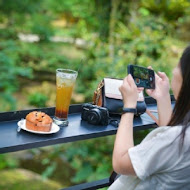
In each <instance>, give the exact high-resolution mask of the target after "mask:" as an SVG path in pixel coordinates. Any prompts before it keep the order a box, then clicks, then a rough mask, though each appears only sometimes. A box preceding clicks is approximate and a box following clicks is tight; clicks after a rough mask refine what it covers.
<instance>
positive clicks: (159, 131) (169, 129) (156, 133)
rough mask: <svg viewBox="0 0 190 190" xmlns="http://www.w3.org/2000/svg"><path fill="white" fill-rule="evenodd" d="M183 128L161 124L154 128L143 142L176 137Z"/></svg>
mask: <svg viewBox="0 0 190 190" xmlns="http://www.w3.org/2000/svg"><path fill="white" fill-rule="evenodd" d="M181 130H182V126H161V127H158V128H156V129H154V130H152V131H151V132H150V133H149V134H148V135H147V136H146V137H145V138H144V140H143V141H142V142H145V141H149V140H151V139H155V138H159V139H163V138H166V139H174V138H176V137H177V136H178V135H179V134H180V133H181ZM189 132H190V131H189Z"/></svg>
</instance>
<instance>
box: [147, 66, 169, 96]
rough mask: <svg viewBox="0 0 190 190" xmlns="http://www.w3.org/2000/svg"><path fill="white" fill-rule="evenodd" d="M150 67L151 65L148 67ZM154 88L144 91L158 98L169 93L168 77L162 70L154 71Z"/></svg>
mask: <svg viewBox="0 0 190 190" xmlns="http://www.w3.org/2000/svg"><path fill="white" fill-rule="evenodd" d="M148 68H149V69H152V67H151V66H149V67H148ZM155 86H156V88H155V89H153V90H152V89H147V90H146V93H147V94H148V95H149V96H151V97H152V98H154V99H156V100H159V99H162V98H164V97H166V96H168V95H169V89H170V85H169V79H168V77H167V75H166V74H165V73H164V72H158V74H156V73H155Z"/></svg>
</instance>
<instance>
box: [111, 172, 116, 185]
mask: <svg viewBox="0 0 190 190" xmlns="http://www.w3.org/2000/svg"><path fill="white" fill-rule="evenodd" d="M117 175H118V174H117V173H116V172H115V171H112V173H111V176H110V178H109V182H110V185H111V184H112V183H113V182H114V181H115V180H116V177H117Z"/></svg>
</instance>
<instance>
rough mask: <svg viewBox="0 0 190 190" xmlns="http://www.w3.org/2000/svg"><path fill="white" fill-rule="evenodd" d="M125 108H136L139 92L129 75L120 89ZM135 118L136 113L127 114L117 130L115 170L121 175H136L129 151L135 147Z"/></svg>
mask: <svg viewBox="0 0 190 190" xmlns="http://www.w3.org/2000/svg"><path fill="white" fill-rule="evenodd" d="M119 90H120V92H121V94H122V97H123V103H124V107H125V108H136V104H137V98H138V90H137V86H136V84H135V83H134V80H133V78H132V77H131V75H128V76H127V77H126V78H125V79H124V80H123V84H122V86H121V87H120V89H119ZM133 118H134V113H125V114H123V115H122V117H121V121H120V124H119V128H118V130H117V134H116V139H115V144H114V150H113V159H112V164H113V169H114V170H115V171H116V172H117V173H119V174H125V175H136V174H135V171H134V169H133V166H132V163H131V160H130V157H129V154H128V150H129V148H131V147H133V146H134V140H133Z"/></svg>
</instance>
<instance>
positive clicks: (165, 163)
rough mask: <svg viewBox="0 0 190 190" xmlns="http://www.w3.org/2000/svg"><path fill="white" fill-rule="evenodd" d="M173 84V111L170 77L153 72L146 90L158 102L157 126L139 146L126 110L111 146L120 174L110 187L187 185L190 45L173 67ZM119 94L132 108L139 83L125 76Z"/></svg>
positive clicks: (136, 189) (179, 188)
mask: <svg viewBox="0 0 190 190" xmlns="http://www.w3.org/2000/svg"><path fill="white" fill-rule="evenodd" d="M171 87H172V90H173V94H174V97H175V99H176V104H175V107H174V110H173V112H172V107H171V101H170V95H169V80H168V77H167V76H166V74H165V73H163V72H158V74H156V89H155V90H147V94H148V95H149V96H151V97H153V98H154V99H156V101H157V106H158V116H159V119H158V120H159V126H162V127H158V128H157V129H155V130H153V131H151V132H150V133H149V134H148V135H147V136H146V137H145V139H144V140H143V141H142V142H141V143H140V144H139V145H137V146H134V140H133V118H134V114H133V113H124V114H123V115H122V117H121V122H120V125H119V128H118V131H117V135H116V139H115V144H114V150H113V160H112V164H113V169H114V170H115V171H116V172H117V173H119V174H121V176H120V177H119V178H118V179H117V180H116V181H115V182H114V183H113V184H112V185H111V186H110V187H109V190H116V189H118V190H124V189H126V190H157V189H158V190H162V189H164V190H175V189H176V190H188V189H190V46H189V47H187V48H186V49H185V50H184V52H183V54H182V56H181V58H180V62H179V64H178V65H177V67H176V68H175V69H174V70H173V78H172V83H171ZM120 92H121V94H122V96H123V103H124V107H125V108H135V107H136V104H137V98H138V95H137V94H138V93H137V87H136V85H135V83H134V80H133V78H132V77H131V75H128V76H127V77H126V78H125V79H124V81H123V84H122V86H121V87H120Z"/></svg>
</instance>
